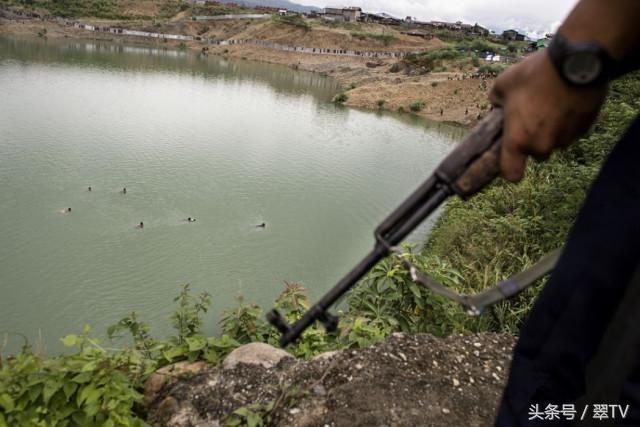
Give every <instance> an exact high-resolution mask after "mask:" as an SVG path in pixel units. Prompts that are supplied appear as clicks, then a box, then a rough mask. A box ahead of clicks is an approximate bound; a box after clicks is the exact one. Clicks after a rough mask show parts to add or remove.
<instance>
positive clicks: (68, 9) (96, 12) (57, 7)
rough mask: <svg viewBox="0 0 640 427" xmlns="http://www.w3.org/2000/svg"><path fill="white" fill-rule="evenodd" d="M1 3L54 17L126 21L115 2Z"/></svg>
mask: <svg viewBox="0 0 640 427" xmlns="http://www.w3.org/2000/svg"><path fill="white" fill-rule="evenodd" d="M3 3H5V4H8V5H13V6H24V7H29V8H37V9H42V10H45V11H47V12H48V13H49V14H51V15H54V16H62V17H68V18H71V17H83V16H91V17H96V18H103V19H127V16H124V15H123V14H121V13H120V12H119V11H118V8H117V3H116V1H115V0H5V1H4V2H3Z"/></svg>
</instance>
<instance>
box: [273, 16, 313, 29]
mask: <svg viewBox="0 0 640 427" xmlns="http://www.w3.org/2000/svg"><path fill="white" fill-rule="evenodd" d="M271 19H272V20H273V22H275V23H277V24H282V25H289V26H292V27H295V28H300V29H302V30H304V31H310V30H311V25H309V23H308V22H307V21H306V20H305V19H304V18H303V17H302V16H300V15H272V16H271Z"/></svg>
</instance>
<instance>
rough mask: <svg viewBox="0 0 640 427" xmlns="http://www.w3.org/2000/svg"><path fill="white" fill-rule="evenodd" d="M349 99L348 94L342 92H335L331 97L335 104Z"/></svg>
mask: <svg viewBox="0 0 640 427" xmlns="http://www.w3.org/2000/svg"><path fill="white" fill-rule="evenodd" d="M348 99H349V96H348V95H347V94H346V93H344V92H342V93H339V94H337V95H336V96H335V97H334V98H333V102H334V103H336V104H344V103H345V102H347V100H348Z"/></svg>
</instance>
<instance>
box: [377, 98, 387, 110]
mask: <svg viewBox="0 0 640 427" xmlns="http://www.w3.org/2000/svg"><path fill="white" fill-rule="evenodd" d="M385 103H386V101H385V100H384V99H379V100H378V102H377V104H378V109H380V110H382V109H383V108H384V104H385Z"/></svg>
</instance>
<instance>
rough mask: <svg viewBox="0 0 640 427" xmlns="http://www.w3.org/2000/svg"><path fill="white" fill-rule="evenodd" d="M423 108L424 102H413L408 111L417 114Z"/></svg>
mask: <svg viewBox="0 0 640 427" xmlns="http://www.w3.org/2000/svg"><path fill="white" fill-rule="evenodd" d="M424 107H425V103H424V102H421V101H419V102H414V103H413V104H411V105H409V109H410V110H411V111H413V112H414V113H418V112H420V111H422V110H423V109H424Z"/></svg>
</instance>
